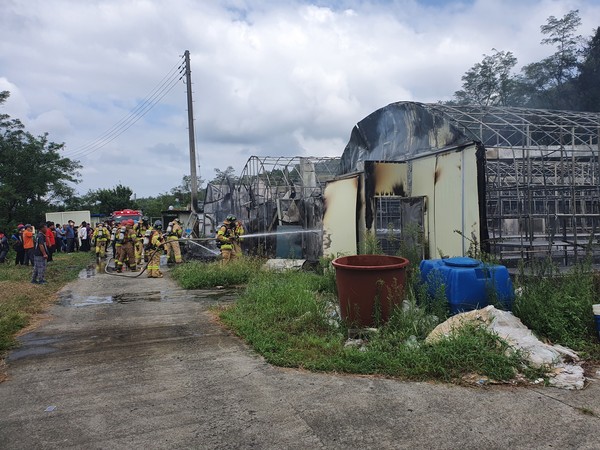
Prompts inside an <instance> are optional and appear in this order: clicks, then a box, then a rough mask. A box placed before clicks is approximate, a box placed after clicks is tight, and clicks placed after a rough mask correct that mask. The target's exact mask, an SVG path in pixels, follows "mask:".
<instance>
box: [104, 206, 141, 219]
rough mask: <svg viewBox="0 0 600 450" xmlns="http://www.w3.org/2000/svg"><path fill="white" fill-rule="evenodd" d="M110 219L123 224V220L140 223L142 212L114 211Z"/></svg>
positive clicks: (132, 210) (135, 210) (134, 210)
mask: <svg viewBox="0 0 600 450" xmlns="http://www.w3.org/2000/svg"><path fill="white" fill-rule="evenodd" d="M110 218H111V219H112V220H114V221H115V222H121V221H123V220H129V219H133V220H134V221H136V222H138V221H140V220H141V219H142V212H141V211H139V210H137V209H122V210H120V211H113V213H112V214H111V216H110Z"/></svg>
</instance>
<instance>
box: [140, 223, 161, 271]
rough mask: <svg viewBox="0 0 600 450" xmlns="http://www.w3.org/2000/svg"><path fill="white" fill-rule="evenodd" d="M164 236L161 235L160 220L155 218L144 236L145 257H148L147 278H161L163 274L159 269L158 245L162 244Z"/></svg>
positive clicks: (159, 253)
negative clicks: (152, 225)
mask: <svg viewBox="0 0 600 450" xmlns="http://www.w3.org/2000/svg"><path fill="white" fill-rule="evenodd" d="M164 242H165V241H164V238H163V235H162V222H161V221H160V220H157V221H156V222H154V227H153V228H149V229H148V230H147V231H146V233H145V236H144V250H145V251H146V255H147V257H149V258H150V261H149V262H148V278H162V276H163V274H162V272H161V271H160V255H161V253H162V252H161V251H160V247H161V246H162V245H164Z"/></svg>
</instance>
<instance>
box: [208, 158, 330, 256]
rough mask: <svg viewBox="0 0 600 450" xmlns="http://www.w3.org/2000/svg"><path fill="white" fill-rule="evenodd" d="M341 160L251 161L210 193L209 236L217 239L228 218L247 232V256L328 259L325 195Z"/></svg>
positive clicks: (262, 159) (264, 159)
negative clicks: (324, 253)
mask: <svg viewBox="0 0 600 450" xmlns="http://www.w3.org/2000/svg"><path fill="white" fill-rule="evenodd" d="M338 170H339V158H316V157H258V156H253V157H251V158H250V159H249V160H248V162H247V163H246V165H245V166H244V168H243V170H242V172H241V174H240V176H239V177H236V178H234V179H224V180H222V181H221V182H220V183H218V184H214V183H211V184H209V185H208V187H207V191H206V198H205V202H204V213H203V217H204V222H203V230H204V234H206V235H214V233H215V232H216V227H217V226H218V225H219V224H220V223H221V222H222V221H223V220H224V219H225V217H226V216H227V215H228V214H234V215H235V216H236V217H237V218H239V219H241V220H242V222H243V224H244V226H245V228H246V237H245V238H244V242H243V244H242V245H243V247H244V250H245V251H246V252H248V253H252V254H261V255H265V256H269V257H276V258H298V259H310V260H316V259H318V258H319V256H320V255H321V254H322V245H323V244H322V235H323V234H322V217H323V197H322V192H323V188H324V186H325V183H326V181H327V180H330V179H332V178H333V177H334V176H335V175H336V174H337V172H338Z"/></svg>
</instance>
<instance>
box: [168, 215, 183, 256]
mask: <svg viewBox="0 0 600 450" xmlns="http://www.w3.org/2000/svg"><path fill="white" fill-rule="evenodd" d="M182 234H183V229H182V228H181V224H180V223H179V219H175V220H173V221H172V222H169V225H168V226H167V229H166V232H165V235H166V237H167V243H166V244H165V251H166V253H167V260H169V261H170V260H175V263H176V264H180V263H182V262H183V259H182V258H181V248H180V247H179V239H180V238H181V236H182Z"/></svg>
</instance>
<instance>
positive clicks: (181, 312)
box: [0, 274, 600, 449]
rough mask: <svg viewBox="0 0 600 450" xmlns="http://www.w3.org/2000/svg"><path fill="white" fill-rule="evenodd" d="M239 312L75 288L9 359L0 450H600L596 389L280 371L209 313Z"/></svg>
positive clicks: (214, 294)
mask: <svg viewBox="0 0 600 450" xmlns="http://www.w3.org/2000/svg"><path fill="white" fill-rule="evenodd" d="M90 275H93V274H90ZM233 298H235V293H228V292H224V291H193V292H187V291H182V290H180V289H178V288H177V287H176V286H175V285H174V283H173V282H172V281H170V280H169V279H168V278H164V279H161V280H150V279H146V278H137V279H128V278H116V277H110V276H108V275H104V274H103V275H98V276H91V277H90V278H82V279H80V280H78V281H77V282H74V283H72V284H70V285H69V286H67V288H66V290H65V291H63V293H62V296H61V304H60V305H57V306H55V307H54V308H53V309H52V310H51V316H52V317H51V319H50V320H48V321H46V322H44V323H43V324H42V325H41V326H40V327H39V328H38V329H37V330H36V331H35V332H32V333H29V334H27V335H24V336H23V338H22V346H21V347H20V348H19V349H16V350H15V351H13V352H12V353H11V354H10V357H9V361H8V370H9V377H10V378H9V380H8V381H6V382H4V383H1V384H0V447H1V448H4V449H39V448H61V449H63V448H83V449H96V448H98V449H100V448H101V449H112V448H119V449H122V448H127V449H138V448H140V449H141V448H144V449H154V448H208V449H237V448H242V449H245V448H272V449H296V448H297V449H313V448H326V449H359V448H360V449H364V448H373V449H386V448H411V449H415V448H426V449H437V448H440V449H458V448H460V449H471V448H472V449H493V448H499V449H500V448H502V449H504V448H511V449H514V448H523V449H532V448H536V449H537V448H579V449H583V448H589V449H597V448H600V419H599V418H598V413H600V403H599V401H598V400H599V395H598V394H599V392H600V381H599V382H592V383H590V385H589V387H588V388H587V389H586V390H584V391H580V392H567V391H559V390H556V389H552V388H541V387H540V388H514V387H481V388H468V387H460V386H453V385H444V384H436V383H407V382H400V381H396V380H389V379H380V378H370V377H353V376H341V375H329V374H313V373H307V372H303V371H297V370H290V369H280V368H276V367H272V366H270V365H268V364H266V363H265V362H264V361H263V360H262V359H261V358H260V357H259V356H257V355H255V354H254V353H253V352H252V351H251V350H250V349H249V348H247V347H246V346H245V345H244V344H243V343H242V342H241V341H240V340H238V339H237V338H236V337H234V336H231V335H230V334H229V333H228V332H227V331H225V330H224V329H222V328H221V327H220V326H219V325H218V324H216V323H215V322H214V320H213V318H212V316H211V314H210V313H209V312H208V308H209V307H210V306H211V305H214V304H217V303H223V302H229V301H232V300H233Z"/></svg>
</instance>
